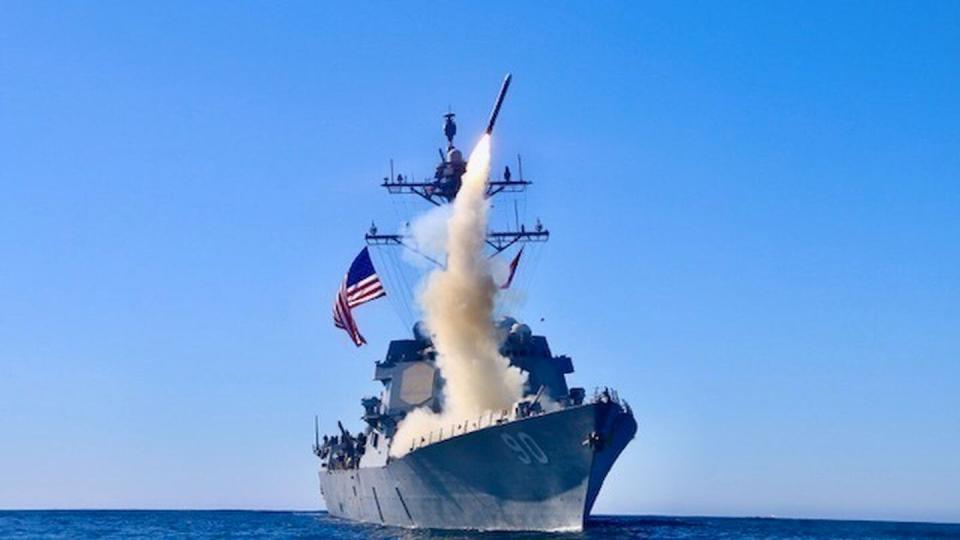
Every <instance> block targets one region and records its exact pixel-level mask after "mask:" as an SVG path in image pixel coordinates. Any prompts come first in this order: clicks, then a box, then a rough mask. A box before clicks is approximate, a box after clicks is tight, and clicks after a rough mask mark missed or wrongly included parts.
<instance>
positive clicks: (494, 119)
mask: <svg viewBox="0 0 960 540" xmlns="http://www.w3.org/2000/svg"><path fill="white" fill-rule="evenodd" d="M512 77H513V75H512V74H510V73H507V76H506V77H504V79H503V85H502V86H500V93H499V94H497V103H496V104H495V105H494V106H493V112H491V113H490V122H488V123H487V135H490V134H491V133H493V124H495V123H496V122H497V115H498V114H500V106H501V105H503V98H505V97H507V88H510V79H511V78H512Z"/></svg>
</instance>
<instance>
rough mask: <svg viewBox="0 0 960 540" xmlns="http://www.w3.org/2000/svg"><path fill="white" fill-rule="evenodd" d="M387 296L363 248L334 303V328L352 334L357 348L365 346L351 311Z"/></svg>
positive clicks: (348, 272)
mask: <svg viewBox="0 0 960 540" xmlns="http://www.w3.org/2000/svg"><path fill="white" fill-rule="evenodd" d="M386 294H387V293H386V291H384V290H383V284H382V283H380V278H379V277H378V276H377V272H376V270H374V269H373V262H372V261H371V260H370V251H369V250H368V248H363V251H361V252H360V254H359V255H357V258H356V259H354V260H353V264H351V265H350V270H348V271H347V275H345V276H343V282H342V283H341V284H340V290H339V291H338V292H337V298H336V300H334V302H333V324H334V326H336V327H337V328H343V329H344V330H345V331H346V332H347V333H348V334H350V339H352V340H353V343H354V344H355V345H356V346H357V347H359V346H361V345H363V344H364V343H366V342H367V340H365V339H363V336H361V335H360V330H359V329H358V328H357V322H356V321H355V320H353V313H352V312H351V310H352V309H353V308H355V307H357V306H359V305H361V304H366V303H367V302H369V301H371V300H376V299H377V298H380V297H381V296H386Z"/></svg>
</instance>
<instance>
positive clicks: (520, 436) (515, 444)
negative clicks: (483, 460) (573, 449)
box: [500, 431, 550, 465]
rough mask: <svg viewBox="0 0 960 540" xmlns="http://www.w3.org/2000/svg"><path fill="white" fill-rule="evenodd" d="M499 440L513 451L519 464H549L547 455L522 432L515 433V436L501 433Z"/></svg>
mask: <svg viewBox="0 0 960 540" xmlns="http://www.w3.org/2000/svg"><path fill="white" fill-rule="evenodd" d="M500 438H501V439H503V444H506V445H507V447H508V448H510V450H513V453H514V455H516V456H517V459H519V460H520V463H523V464H524V465H530V464H531V463H533V462H534V461H536V462H537V463H540V464H544V465H545V464H547V463H549V462H550V460H549V459H547V454H546V453H544V451H543V449H542V448H540V445H539V444H537V441H536V440H534V438H533V437H531V436H529V435H527V434H526V433H524V432H522V431H521V432H519V433H517V435H516V436H513V435H511V434H509V433H501V434H500Z"/></svg>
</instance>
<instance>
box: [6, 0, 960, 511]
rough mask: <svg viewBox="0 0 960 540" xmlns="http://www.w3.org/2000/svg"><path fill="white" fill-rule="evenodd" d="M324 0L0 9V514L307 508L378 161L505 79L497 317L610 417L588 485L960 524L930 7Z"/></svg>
mask: <svg viewBox="0 0 960 540" xmlns="http://www.w3.org/2000/svg"><path fill="white" fill-rule="evenodd" d="M344 4H345V5H344V6H341V7H332V6H329V5H326V4H320V3H316V2H302V3H297V2H284V3H277V2H260V3H237V2H225V3H217V2H202V3H201V2H156V3H145V2H97V3H96V4H92V3H89V2H49V3H44V2H33V1H23V2H19V1H10V0H7V1H4V2H3V3H2V4H0V479H2V480H0V508H20V507H98V508H99V507H142V508H155V507H162V508H197V507H203V508H223V507H229V508H301V509H307V508H317V507H319V506H320V504H321V503H320V498H319V493H318V490H317V485H316V462H315V458H314V457H313V455H312V454H311V453H310V444H311V442H312V418H313V414H314V413H319V414H320V415H321V419H322V423H323V426H324V428H325V429H327V430H330V429H333V426H334V422H335V420H336V419H338V418H342V419H345V420H346V421H348V423H349V424H350V425H353V426H359V415H360V404H359V399H360V397H361V396H363V395H370V394H373V393H374V392H376V391H378V388H377V386H376V385H375V383H374V382H373V381H371V377H372V372H373V361H374V360H376V359H378V358H379V357H381V356H382V354H383V353H384V352H385V349H386V345H387V342H388V340H389V339H391V338H396V337H401V336H404V335H406V332H407V328H406V323H405V322H403V320H402V318H400V317H398V316H397V314H396V312H395V310H394V309H393V306H394V304H392V303H391V302H387V301H381V302H378V303H375V304H371V305H368V306H364V307H362V308H360V309H359V310H358V311H357V317H358V320H359V323H360V325H361V329H362V330H363V331H364V333H365V334H366V336H367V338H368V339H369V340H370V345H369V346H367V347H365V348H362V349H359V350H358V349H355V348H354V347H353V345H352V344H351V343H350V342H349V340H348V339H347V337H346V335H345V334H344V333H343V332H341V331H339V330H336V329H335V328H333V325H332V324H331V315H330V307H331V301H332V297H333V295H334V293H335V291H336V288H337V286H338V284H339V281H340V279H341V278H342V276H343V273H344V272H345V270H346V267H347V265H348V264H349V262H350V260H351V258H352V257H353V256H354V255H356V253H357V251H358V250H359V249H360V248H361V247H362V245H363V240H362V235H363V233H364V232H365V230H366V228H367V227H368V226H369V224H370V221H371V219H375V220H377V223H378V225H380V226H381V228H382V229H384V230H394V229H395V228H396V227H397V226H398V222H399V218H398V215H400V212H396V210H397V207H396V206H395V203H394V202H392V199H391V198H390V197H388V196H387V195H386V193H385V192H384V191H383V190H382V188H380V187H379V186H378V182H379V181H380V179H381V178H382V177H383V176H384V175H385V174H386V172H387V170H388V159H389V158H391V157H392V158H394V159H395V160H396V163H397V165H398V167H399V168H401V169H402V170H403V171H405V172H407V173H413V174H415V175H416V176H426V175H429V174H431V173H432V167H433V166H434V164H435V161H436V148H437V147H438V146H440V145H441V144H443V142H444V141H443V139H442V135H441V133H440V121H441V114H442V113H444V112H446V111H447V107H448V106H452V107H453V109H454V110H455V111H456V112H457V113H458V119H459V120H460V134H461V135H460V138H459V139H460V141H461V143H462V146H469V143H470V142H472V141H473V140H475V139H476V137H477V135H479V133H480V131H481V129H482V126H483V123H484V117H485V115H486V114H487V111H488V108H489V106H490V102H491V101H492V99H493V95H494V93H495V92H496V89H497V86H498V85H499V83H500V79H501V77H502V76H503V74H504V73H505V72H506V71H512V72H513V73H514V84H513V87H512V89H511V93H510V96H509V97H508V100H507V102H506V105H505V106H504V110H503V112H502V114H501V118H500V123H499V124H498V132H497V133H496V137H495V140H494V154H495V158H494V160H495V164H496V167H501V166H502V165H503V164H504V163H508V162H511V161H512V160H513V159H514V158H513V156H514V155H515V154H516V153H518V152H519V153H522V154H523V158H524V160H523V163H524V174H525V176H526V177H527V178H528V179H530V180H533V181H534V182H535V185H534V188H533V190H532V191H531V192H530V193H529V195H528V196H527V198H526V199H525V203H526V205H527V206H526V209H527V211H526V213H525V215H526V216H527V218H528V220H529V219H532V218H533V217H535V216H537V215H539V216H542V218H543V220H544V223H545V224H546V225H547V226H548V227H549V228H550V229H551V231H552V233H553V238H552V239H551V242H550V243H549V244H548V245H547V246H545V247H544V248H543V249H542V250H540V252H539V255H538V257H537V258H538V259H539V263H538V264H537V265H536V273H535V274H531V272H532V270H533V268H532V266H533V265H532V264H531V265H521V269H520V272H521V275H522V276H524V275H525V281H523V282H522V283H524V284H525V285H526V287H525V290H524V294H525V298H526V299H525V302H524V303H523V305H522V307H520V308H518V314H519V315H520V316H521V317H522V318H524V319H526V320H527V321H529V322H530V323H531V325H532V326H533V329H534V331H535V332H537V333H543V334H545V335H547V336H548V338H549V339H550V340H551V345H552V348H553V349H554V351H555V352H556V353H563V354H569V355H570V356H572V357H573V359H574V362H575V365H576V369H577V371H576V373H574V374H573V375H572V381H571V382H572V383H573V384H575V385H580V386H586V387H588V388H592V387H593V386H596V385H612V386H614V387H616V388H618V389H619V391H620V393H621V395H622V396H624V397H626V398H627V399H628V400H629V401H630V403H631V404H632V405H633V407H634V410H635V412H636V414H637V415H638V419H639V422H640V432H639V435H638V437H637V439H636V440H635V441H634V443H633V444H632V445H631V446H630V447H629V448H628V449H627V450H626V452H625V453H624V454H623V456H622V458H621V460H620V462H619V463H618V464H617V465H616V467H615V469H614V470H613V473H612V475H611V476H610V478H609V479H608V481H607V485H606V486H605V488H604V491H603V493H602V495H601V497H600V500H599V502H598V506H597V510H598V511H599V512H602V513H658V514H710V515H782V516H811V517H850V518H884V519H915V520H949V521H960V457H958V456H960V98H958V95H960V62H958V60H960V4H957V3H956V2H922V3H915V2H904V3H888V2H865V3H853V2H842V3H837V2H822V3H817V2H782V3H771V2H756V3H750V2H740V3H737V4H736V5H733V4H727V3H680V2H667V3H663V4H643V3H639V2H629V3H626V2H625V3H619V4H618V3H602V5H601V3H597V2H582V3H559V2H542V3H534V2H482V3H472V4H460V5H453V4H449V3H446V4H428V3H409V2H408V3H389V4H380V3H377V4H371V3H344ZM408 202H409V203H411V206H410V207H411V208H412V207H413V205H412V203H413V201H408ZM416 207H417V208H423V206H422V205H416ZM401 208H405V207H401ZM501 210H502V208H501ZM531 260H532V259H531ZM524 272H526V274H524ZM394 302H396V299H395V301H394ZM541 318H543V319H544V320H543V321H540V319H541Z"/></svg>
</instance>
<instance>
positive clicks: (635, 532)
mask: <svg viewBox="0 0 960 540" xmlns="http://www.w3.org/2000/svg"><path fill="white" fill-rule="evenodd" d="M0 538H4V539H6V538H70V539H85V538H267V539H270V538H330V539H361V538H363V539H366V538H374V539H387V538H402V539H409V540H420V539H432V538H443V539H449V540H454V539H472V538H483V539H488V538H489V539H501V538H504V539H505V538H509V539H514V538H516V539H521V540H532V539H558V540H566V539H570V540H575V539H582V538H589V539H595V538H604V539H606V538H721V539H725V538H746V539H753V538H758V539H759V538H776V539H786V538H790V539H820V538H837V539H840V538H849V539H865V538H870V539H874V538H878V539H887V538H897V539H900V538H960V525H946V524H933V523H897V522H882V521H831V520H815V519H766V518H700V517H668V516H597V517H595V518H592V519H591V521H590V523H589V524H588V526H587V528H586V529H585V530H584V531H583V532H582V533H567V534H532V533H525V534H517V533H479V532H475V533H464V532H445V531H420V530H406V529H397V528H392V527H379V526H373V525H362V524H356V523H350V522H346V521H342V520H339V519H336V518H333V517H330V516H328V515H327V514H326V513H324V512H251V511H201V510H196V511H155V510H78V511H72V510H35V511H0Z"/></svg>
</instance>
